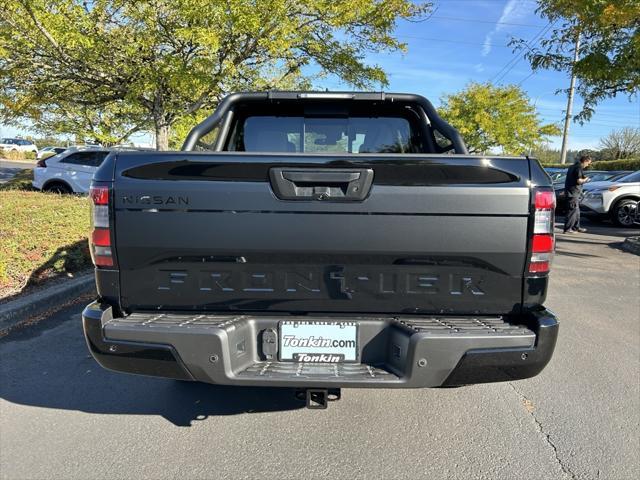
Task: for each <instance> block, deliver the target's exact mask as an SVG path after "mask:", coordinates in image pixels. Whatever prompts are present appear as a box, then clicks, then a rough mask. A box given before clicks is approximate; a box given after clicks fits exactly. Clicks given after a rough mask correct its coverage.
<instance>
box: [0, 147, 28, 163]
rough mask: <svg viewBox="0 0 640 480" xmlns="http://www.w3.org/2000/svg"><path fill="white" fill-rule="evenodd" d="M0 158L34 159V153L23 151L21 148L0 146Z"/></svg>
mask: <svg viewBox="0 0 640 480" xmlns="http://www.w3.org/2000/svg"><path fill="white" fill-rule="evenodd" d="M0 158H2V159H3V160H15V161H25V160H35V159H36V154H35V153H33V152H23V151H21V150H3V149H1V148H0Z"/></svg>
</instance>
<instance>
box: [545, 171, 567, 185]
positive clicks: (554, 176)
mask: <svg viewBox="0 0 640 480" xmlns="http://www.w3.org/2000/svg"><path fill="white" fill-rule="evenodd" d="M544 170H545V172H547V174H549V177H551V181H552V182H554V183H555V181H556V179H557V178H558V177H560V175H562V174H566V173H567V169H566V168H556V167H546V168H545V169H544Z"/></svg>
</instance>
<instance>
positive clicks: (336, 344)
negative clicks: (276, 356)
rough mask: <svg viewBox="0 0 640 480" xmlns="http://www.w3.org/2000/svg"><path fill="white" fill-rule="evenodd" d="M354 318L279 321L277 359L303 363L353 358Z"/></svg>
mask: <svg viewBox="0 0 640 480" xmlns="http://www.w3.org/2000/svg"><path fill="white" fill-rule="evenodd" d="M357 356H358V326H357V324H356V323H354V322H346V323H345V322H293V321H284V322H280V360H291V361H295V362H304V363H339V362H355V361H356V359H357Z"/></svg>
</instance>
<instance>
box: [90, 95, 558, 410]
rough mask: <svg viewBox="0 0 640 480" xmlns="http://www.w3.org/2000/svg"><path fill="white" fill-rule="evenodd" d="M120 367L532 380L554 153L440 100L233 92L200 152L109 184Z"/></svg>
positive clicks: (102, 280) (323, 396)
mask: <svg viewBox="0 0 640 480" xmlns="http://www.w3.org/2000/svg"><path fill="white" fill-rule="evenodd" d="M90 196H91V200H92V204H93V207H92V208H93V231H92V235H91V242H90V243H91V245H90V247H91V252H92V256H93V260H94V263H95V267H96V268H95V274H96V284H97V290H98V298H97V300H96V301H95V302H93V303H91V304H90V305H88V306H87V307H86V309H85V310H84V312H83V326H84V332H85V336H86V340H87V344H88V347H89V349H90V351H91V353H92V355H93V356H94V358H95V359H96V360H97V361H98V363H100V364H101V365H102V366H103V367H105V368H108V369H111V370H116V371H120V372H129V373H135V374H144V375H153V376H159V377H167V378H173V379H178V380H189V381H194V380H195V381H200V382H208V383H212V384H224V385H247V386H272V387H293V388H296V389H299V390H298V392H302V393H303V394H304V393H305V392H306V397H307V402H308V405H309V406H316V407H318V406H319V407H324V406H326V400H327V398H335V397H338V396H339V389H340V388H341V387H371V388H411V387H448V386H461V385H467V384H475V383H482V382H497V381H510V380H517V379H523V378H528V377H532V376H534V375H536V374H538V373H539V372H540V371H541V370H542V369H543V368H544V367H545V365H546V364H547V363H548V362H549V360H550V358H551V356H552V353H553V350H554V347H555V343H556V338H557V334H558V322H557V320H556V318H555V316H554V315H553V313H551V312H550V311H549V310H547V309H545V307H544V306H543V303H544V301H545V298H546V292H547V286H548V282H549V269H550V265H551V260H552V255H553V250H554V236H553V221H554V207H555V197H554V192H553V188H552V183H551V180H550V178H549V177H548V175H547V174H546V173H545V172H544V170H543V169H542V167H541V166H540V164H539V163H538V161H536V160H534V159H530V158H527V157H498V156H485V155H478V156H474V155H469V154H468V152H467V148H466V146H465V144H464V141H463V139H462V138H461V136H460V135H459V133H458V132H457V131H456V130H455V129H454V128H453V127H451V126H450V125H449V124H448V123H446V122H445V121H444V120H443V119H442V118H441V117H439V116H438V114H437V112H436V110H435V109H434V107H433V105H432V104H431V103H430V102H429V101H428V100H427V99H425V98H424V97H421V96H418V95H412V94H392V93H365V92H363V93H351V92H349V93H345V92H340V93H332V92H261V93H237V94H232V95H229V96H227V97H226V98H225V99H224V100H223V101H222V102H221V103H220V104H219V106H218V108H217V110H216V111H215V112H214V114H213V115H211V116H210V117H209V118H207V119H206V120H204V121H203V122H202V123H200V124H199V125H197V126H196V127H195V128H194V129H193V130H192V131H191V132H190V133H189V135H188V137H187V138H186V141H185V143H184V145H183V148H182V151H176V152H133V151H121V152H113V153H111V154H109V156H108V157H107V158H106V159H105V161H104V162H103V163H102V165H101V166H100V168H99V169H98V170H97V172H96V174H95V176H94V179H93V183H92V186H91V194H90Z"/></svg>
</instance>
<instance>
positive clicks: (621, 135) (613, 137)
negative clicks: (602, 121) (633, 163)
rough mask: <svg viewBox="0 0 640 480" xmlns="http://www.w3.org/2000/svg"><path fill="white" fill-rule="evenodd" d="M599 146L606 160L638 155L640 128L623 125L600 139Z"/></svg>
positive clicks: (639, 150)
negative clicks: (623, 126)
mask: <svg viewBox="0 0 640 480" xmlns="http://www.w3.org/2000/svg"><path fill="white" fill-rule="evenodd" d="M600 148H601V149H602V153H603V156H606V159H607V160H621V159H624V158H631V157H637V156H640V128H632V127H625V128H623V129H621V130H616V131H612V132H610V133H609V135H607V136H606V137H604V138H601V139H600Z"/></svg>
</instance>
